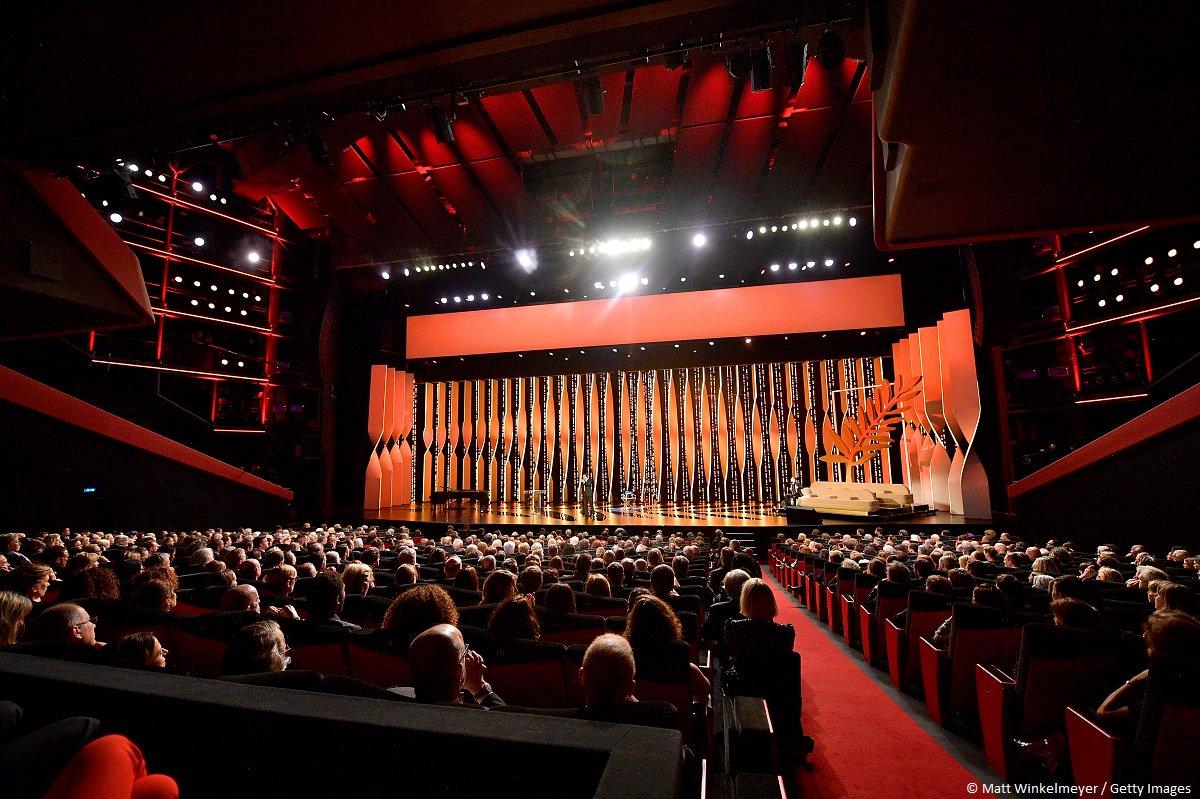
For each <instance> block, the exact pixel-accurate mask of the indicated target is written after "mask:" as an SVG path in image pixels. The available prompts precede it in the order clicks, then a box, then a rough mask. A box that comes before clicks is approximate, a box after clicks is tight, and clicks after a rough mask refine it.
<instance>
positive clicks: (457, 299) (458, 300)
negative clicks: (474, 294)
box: [454, 297, 462, 302]
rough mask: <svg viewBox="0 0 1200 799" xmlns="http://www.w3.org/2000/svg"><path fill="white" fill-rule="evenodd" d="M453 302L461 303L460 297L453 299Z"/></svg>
mask: <svg viewBox="0 0 1200 799" xmlns="http://www.w3.org/2000/svg"><path fill="white" fill-rule="evenodd" d="M454 301H455V302H462V297H455V298H454Z"/></svg>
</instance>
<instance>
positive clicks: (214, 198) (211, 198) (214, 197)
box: [208, 194, 217, 202]
mask: <svg viewBox="0 0 1200 799" xmlns="http://www.w3.org/2000/svg"><path fill="white" fill-rule="evenodd" d="M208 199H210V200H212V201H213V202H216V201H217V195H215V194H210V195H208Z"/></svg>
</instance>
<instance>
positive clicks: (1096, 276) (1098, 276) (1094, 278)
mask: <svg viewBox="0 0 1200 799" xmlns="http://www.w3.org/2000/svg"><path fill="white" fill-rule="evenodd" d="M1092 282H1094V283H1099V282H1100V275H1099V274H1095V275H1092Z"/></svg>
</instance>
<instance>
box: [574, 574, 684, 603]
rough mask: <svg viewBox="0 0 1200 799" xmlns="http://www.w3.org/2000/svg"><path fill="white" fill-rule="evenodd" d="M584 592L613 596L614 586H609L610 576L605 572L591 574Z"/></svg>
mask: <svg viewBox="0 0 1200 799" xmlns="http://www.w3.org/2000/svg"><path fill="white" fill-rule="evenodd" d="M668 568H670V567H668ZM583 593H585V594H587V595H588V596H606V597H611V596H612V588H611V587H609V584H608V578H607V577H605V576H604V575H603V574H589V575H588V578H587V584H586V585H584V587H583Z"/></svg>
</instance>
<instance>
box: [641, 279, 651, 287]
mask: <svg viewBox="0 0 1200 799" xmlns="http://www.w3.org/2000/svg"><path fill="white" fill-rule="evenodd" d="M649 283H650V278H648V277H644V278H642V285H643V286H646V285H649Z"/></svg>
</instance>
